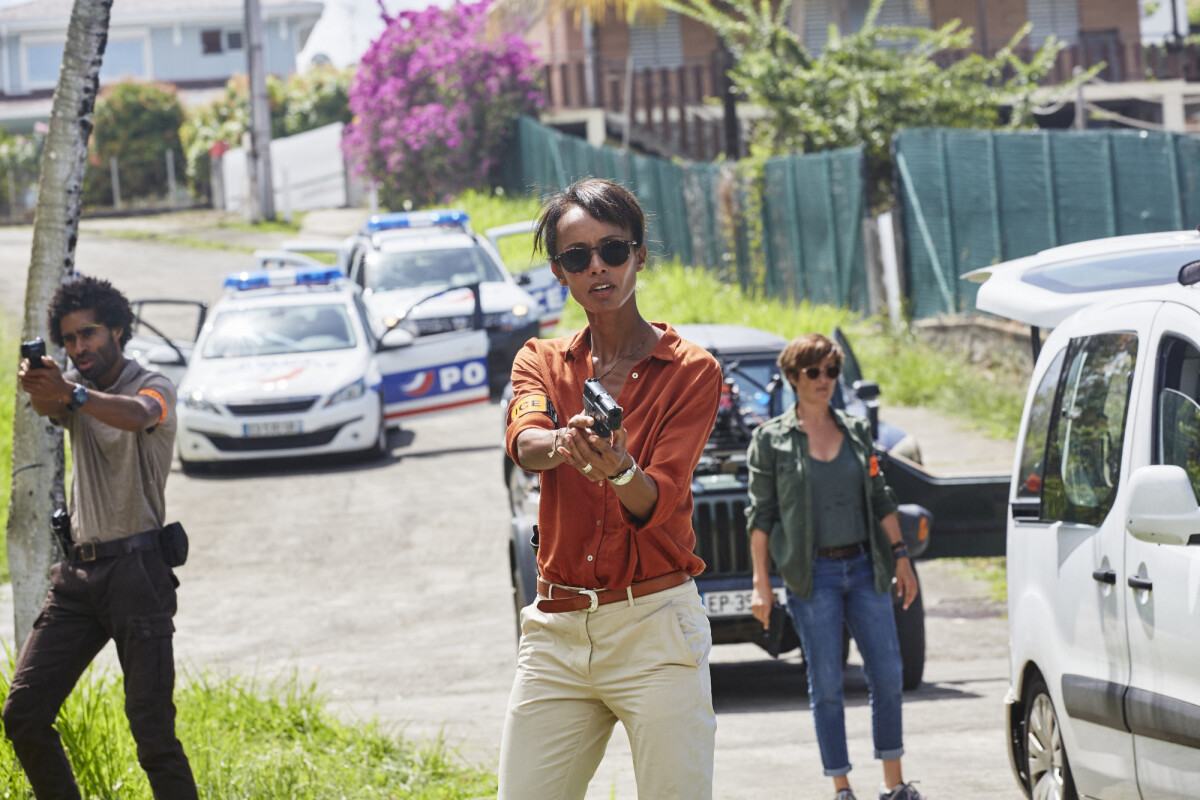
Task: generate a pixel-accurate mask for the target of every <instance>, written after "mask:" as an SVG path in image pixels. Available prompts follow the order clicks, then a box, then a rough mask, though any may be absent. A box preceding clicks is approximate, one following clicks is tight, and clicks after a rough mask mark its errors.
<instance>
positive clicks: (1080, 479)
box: [1042, 333, 1137, 525]
mask: <svg viewBox="0 0 1200 800" xmlns="http://www.w3.org/2000/svg"><path fill="white" fill-rule="evenodd" d="M1136 361H1137V336H1135V335H1134V334H1132V333H1105V334H1100V335H1098V336H1088V337H1083V338H1080V339H1074V340H1072V341H1071V345H1070V347H1069V348H1068V349H1067V367H1066V375H1065V379H1064V381H1063V388H1062V391H1061V392H1060V393H1059V398H1058V401H1057V403H1056V404H1055V408H1056V410H1057V413H1055V414H1054V415H1053V418H1052V421H1051V430H1050V434H1049V442H1050V444H1049V447H1048V448H1047V452H1046V470H1045V476H1044V480H1043V494H1042V518H1043V519H1045V520H1061V521H1063V522H1078V523H1082V524H1085V525H1099V524H1100V523H1101V522H1103V521H1104V518H1105V517H1106V516H1107V515H1108V512H1109V510H1110V509H1111V508H1112V503H1113V498H1114V497H1115V496H1116V493H1117V482H1118V479H1119V476H1120V474H1121V446H1122V443H1123V442H1124V440H1125V417H1126V413H1125V412H1126V410H1127V409H1128V408H1129V390H1130V382H1131V380H1132V378H1133V368H1134V365H1135V363H1136Z"/></svg>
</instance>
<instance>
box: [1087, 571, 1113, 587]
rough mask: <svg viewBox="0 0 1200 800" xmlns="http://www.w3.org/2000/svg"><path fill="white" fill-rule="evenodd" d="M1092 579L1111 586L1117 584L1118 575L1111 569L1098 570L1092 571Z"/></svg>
mask: <svg viewBox="0 0 1200 800" xmlns="http://www.w3.org/2000/svg"><path fill="white" fill-rule="evenodd" d="M1092 578H1093V579H1094V580H1097V581H1099V582H1100V583H1107V584H1108V585H1109V586H1115V585H1116V584H1117V573H1116V572H1113V571H1112V570H1111V569H1097V570H1093V571H1092Z"/></svg>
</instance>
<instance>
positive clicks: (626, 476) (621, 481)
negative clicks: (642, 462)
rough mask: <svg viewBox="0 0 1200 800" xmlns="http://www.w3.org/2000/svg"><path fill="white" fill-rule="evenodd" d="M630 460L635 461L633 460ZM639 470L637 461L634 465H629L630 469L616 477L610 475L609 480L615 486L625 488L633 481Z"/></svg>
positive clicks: (624, 470) (622, 471)
mask: <svg viewBox="0 0 1200 800" xmlns="http://www.w3.org/2000/svg"><path fill="white" fill-rule="evenodd" d="M630 460H631V461H633V459H632V458H631V459H630ZM637 468H638V465H637V461H633V463H632V464H630V465H629V468H628V469H623V470H621V471H620V472H618V473H617V474H616V475H609V476H608V479H607V480H608V482H609V483H611V484H612V485H613V486H624V485H625V484H627V483H629V482H630V481H631V480H633V476H634V474H635V473H636V472H637Z"/></svg>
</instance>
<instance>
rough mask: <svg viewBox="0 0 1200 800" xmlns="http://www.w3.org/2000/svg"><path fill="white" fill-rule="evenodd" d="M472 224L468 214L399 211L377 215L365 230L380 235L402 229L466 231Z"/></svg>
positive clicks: (435, 211)
mask: <svg viewBox="0 0 1200 800" xmlns="http://www.w3.org/2000/svg"><path fill="white" fill-rule="evenodd" d="M470 223H471V218H470V217H469V216H468V215H467V212H465V211H459V210H457V209H446V208H441V209H436V210H432V211H397V212H395V213H393V214H375V215H374V216H372V217H371V218H370V219H368V220H367V223H366V225H364V226H363V230H364V231H366V232H367V233H379V232H381V231H391V230H397V229H400V228H433V227H453V228H463V229H466V228H467V227H468V226H469V225H470Z"/></svg>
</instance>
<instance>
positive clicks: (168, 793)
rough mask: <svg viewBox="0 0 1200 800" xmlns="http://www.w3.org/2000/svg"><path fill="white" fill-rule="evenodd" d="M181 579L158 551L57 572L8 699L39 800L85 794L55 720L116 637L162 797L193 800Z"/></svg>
mask: <svg viewBox="0 0 1200 800" xmlns="http://www.w3.org/2000/svg"><path fill="white" fill-rule="evenodd" d="M175 586H176V581H175V576H174V575H173V573H172V572H171V570H170V568H169V567H167V565H166V562H165V561H164V560H163V557H162V553H161V552H160V551H159V550H158V549H157V548H151V549H146V550H135V551H133V552H132V553H129V554H127V555H121V556H117V557H112V558H101V559H98V560H96V561H90V562H81V561H78V560H74V559H72V560H67V561H63V562H60V563H58V564H55V565H54V566H53V567H52V568H51V570H50V593H49V595H47V597H46V602H45V603H44V604H43V605H42V610H41V613H39V614H38V616H37V619H36V620H35V621H34V623H33V631H32V632H31V633H30V635H29V638H28V639H27V640H26V641H25V646H24V647H22V648H21V654H20V657H19V658H18V659H17V667H16V671H15V672H14V674H13V679H12V688H11V690H10V691H9V694H8V699H7V700H6V701H5V703H4V711H3V718H4V732H5V735H6V736H7V737H8V738H9V739H10V740H11V741H12V744H13V750H14V751H15V752H16V754H17V758H18V759H19V760H20V761H21V766H22V767H23V768H24V770H25V774H26V776H28V778H29V783H30V785H32V787H33V792H34V795H36V796H37V798H38V800H79V798H80V793H79V788H78V786H77V785H76V783H75V777H74V775H73V774H72V772H71V765H70V763H69V762H68V761H67V756H66V753H65V752H64V751H63V747H62V742H61V741H60V739H59V737H58V733H57V731H55V729H54V727H53V725H54V721H55V718H56V716H57V715H58V710H59V708H60V707H61V706H62V704H63V702H64V701H65V700H66V699H67V695H69V694H70V693H71V690H72V688H74V686H75V684H76V682H77V681H78V680H79V677H80V676H81V675H82V674H83V671H84V670H85V669H86V668H87V666H88V664H90V663H91V662H92V659H94V658H95V657H96V654H97V653H99V652H100V650H101V648H103V647H104V645H105V643H106V642H107V641H108V640H109V639H112V640H113V643H114V644H115V645H116V648H117V657H118V658H119V659H120V661H121V669H122V670H123V672H124V674H125V715H126V717H127V718H128V719H129V727H130V730H131V731H132V733H133V738H134V741H135V742H137V755H138V761H139V762H140V763H141V765H142V769H144V770H145V771H146V775H147V777H148V778H149V779H150V787H151V789H152V790H153V792H154V797H155V798H156V799H157V800H192V798H196V797H197V794H196V783H195V780H194V779H193V777H192V770H191V766H190V765H189V764H188V760H187V756H186V755H185V754H184V752H183V745H181V744H180V742H179V739H177V738H176V736H175V703H174V700H173V699H172V694H173V692H174V688H175V660H174V653H173V651H172V646H171V635H172V634H173V633H174V630H175V626H174V624H173V623H172V622H171V618H172V617H173V616H174V615H175Z"/></svg>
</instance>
